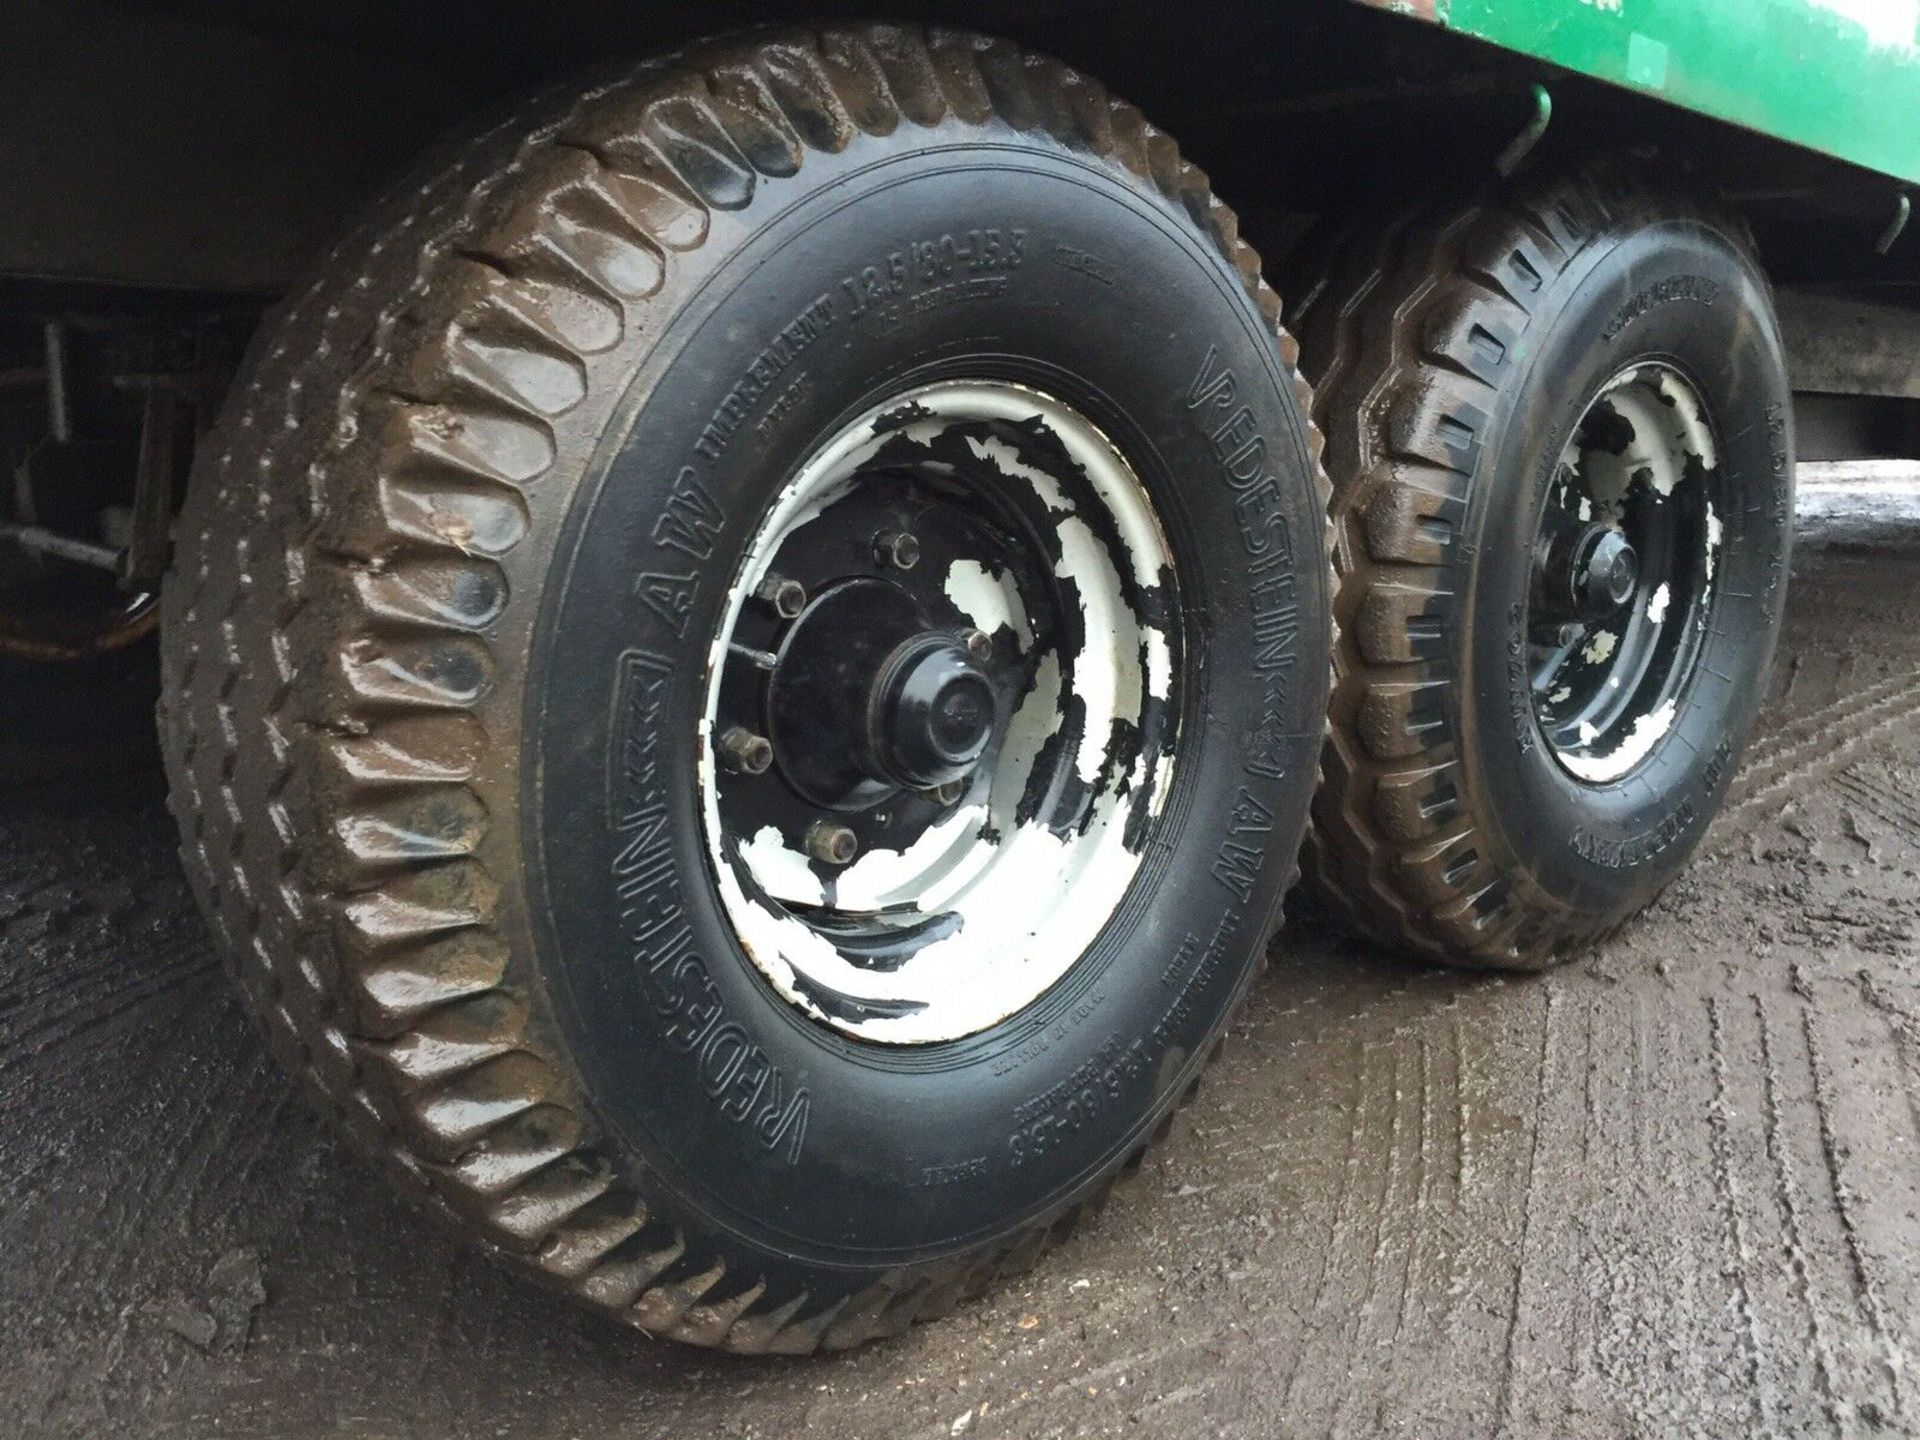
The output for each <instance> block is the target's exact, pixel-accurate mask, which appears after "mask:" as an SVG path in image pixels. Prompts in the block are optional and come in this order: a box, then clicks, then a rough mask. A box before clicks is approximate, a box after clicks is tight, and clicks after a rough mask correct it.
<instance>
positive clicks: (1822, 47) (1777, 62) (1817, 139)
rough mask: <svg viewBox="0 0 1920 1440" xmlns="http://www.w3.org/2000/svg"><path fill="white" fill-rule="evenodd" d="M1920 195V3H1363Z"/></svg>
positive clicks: (1764, 0) (1895, 0) (1799, 0)
mask: <svg viewBox="0 0 1920 1440" xmlns="http://www.w3.org/2000/svg"><path fill="white" fill-rule="evenodd" d="M1362 3H1365V4H1370V5H1373V6H1374V7H1375V8H1377V9H1382V10H1389V11H1394V12H1397V13H1400V14H1404V15H1409V16H1412V17H1414V18H1416V19H1419V20H1424V21H1427V22H1429V23H1432V24H1437V25H1440V26H1443V27H1445V28H1446V29H1448V30H1453V31H1457V32H1459V33H1461V34H1464V35H1471V36H1473V37H1475V38H1477V39H1480V40H1484V41H1487V42H1489V43H1490V44H1494V45H1498V46H1500V47H1501V48H1503V49H1506V50H1511V51H1515V52H1517V53H1519V54H1523V55H1530V56H1533V57H1535V58H1536V59H1540V60H1544V61H1547V62H1549V63H1551V64H1554V65H1557V66H1561V67H1563V68H1564V69H1567V70H1572V71H1577V72H1579V73H1580V74H1582V75H1588V76H1591V77H1593V78H1594V79H1597V80H1603V81H1606V82H1608V83H1610V84H1614V85H1619V86H1623V87H1625V88H1627V89H1630V90H1636V91H1639V92H1641V93H1643V94H1647V95H1652V96H1656V97H1658V98H1660V99H1663V100H1666V101H1669V102H1671V103H1673V104H1675V105H1680V106H1683V107H1685V108H1686V109H1688V110H1693V111H1697V112H1699V113H1700V114H1703V115H1709V116H1712V117H1714V118H1715V119H1719V120H1726V121H1730V122H1732V123H1734V124H1736V125H1741V126H1745V127H1746V128H1748V129H1751V130H1755V131H1758V132H1760V133H1761V134H1765V135H1770V136H1773V137H1775V138H1777V139H1780V140H1785V141H1788V142H1791V143H1792V144H1795V145H1800V146H1804V147H1805V148H1807V149H1810V150H1816V151H1819V152H1821V153H1823V154H1826V155H1831V156H1833V157H1835V158H1837V159H1840V160H1845V161H1848V162H1850V163H1852V164H1854V165H1858V166H1861V167H1863V168H1865V169H1868V170H1873V171H1878V172H1879V173H1881V174H1883V175H1888V176H1892V177H1894V178H1896V179H1899V180H1903V181H1909V182H1913V183H1916V184H1920V0H1362Z"/></svg>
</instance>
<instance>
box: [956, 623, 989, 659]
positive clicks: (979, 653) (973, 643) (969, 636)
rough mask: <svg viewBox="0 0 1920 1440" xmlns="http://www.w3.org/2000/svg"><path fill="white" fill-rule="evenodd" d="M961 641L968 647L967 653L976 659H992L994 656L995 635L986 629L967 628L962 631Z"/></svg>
mask: <svg viewBox="0 0 1920 1440" xmlns="http://www.w3.org/2000/svg"><path fill="white" fill-rule="evenodd" d="M960 643H961V644H962V645H965V646H966V647H967V654H969V655H971V656H972V657H973V658H974V659H976V660H991V659H992V658H993V637H992V636H991V635H989V634H987V632H986V631H984V630H967V631H964V632H962V634H961V636H960Z"/></svg>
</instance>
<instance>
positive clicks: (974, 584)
mask: <svg viewBox="0 0 1920 1440" xmlns="http://www.w3.org/2000/svg"><path fill="white" fill-rule="evenodd" d="M945 588H946V592H947V598H948V599H949V600H951V601H952V602H953V606H954V609H956V610H958V611H959V612H960V613H961V614H962V615H965V616H966V617H967V618H968V619H969V620H971V621H973V623H974V624H975V625H976V626H978V627H979V628H980V629H981V630H983V631H985V632H986V633H987V634H989V635H992V634H994V633H995V632H996V631H998V630H1000V629H1002V628H1003V627H1004V628H1005V629H1008V630H1011V631H1012V632H1013V634H1014V638H1015V639H1016V640H1017V641H1018V642H1019V644H1020V649H1021V651H1022V652H1023V653H1024V652H1025V651H1026V649H1027V648H1028V647H1029V646H1030V645H1032V644H1033V630H1032V628H1031V627H1030V626H1029V625H1028V624H1027V606H1026V602H1025V601H1024V600H1022V599H1021V598H1020V587H1019V586H1018V585H1016V584H1015V583H1014V580H1013V576H1012V575H1010V574H1008V573H1007V572H1006V571H1005V570H989V569H988V568H987V567H986V566H985V565H983V564H981V563H980V562H979V561H978V560H956V561H955V562H954V563H953V565H952V566H951V567H950V568H949V569H948V571H947V579H946V586H945Z"/></svg>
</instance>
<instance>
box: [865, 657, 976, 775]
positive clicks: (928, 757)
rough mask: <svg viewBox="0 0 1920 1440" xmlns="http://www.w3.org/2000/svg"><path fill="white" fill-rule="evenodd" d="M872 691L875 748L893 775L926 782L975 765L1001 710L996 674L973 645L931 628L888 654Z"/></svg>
mask: <svg viewBox="0 0 1920 1440" xmlns="http://www.w3.org/2000/svg"><path fill="white" fill-rule="evenodd" d="M869 694H870V696H871V700H870V702H869V704H868V708H867V746H868V750H869V752H870V753H871V754H872V755H873V757H874V758H875V760H876V761H877V762H878V766H879V769H880V770H881V772H882V773H883V774H884V775H885V776H887V777H888V778H890V779H892V780H894V781H895V782H897V783H898V784H901V785H917V786H921V787H924V788H931V787H933V786H937V785H948V784H951V783H952V782H954V781H956V780H959V779H961V778H963V777H964V776H966V775H967V774H968V773H969V772H970V771H971V770H972V769H973V766H974V763H975V762H976V761H977V760H979V758H980V756H981V753H982V752H983V751H985V750H986V748H987V740H988V738H989V737H990V736H991V735H992V734H993V717H994V714H995V712H996V711H997V710H998V709H999V708H1000V701H999V696H998V694H997V693H996V691H995V689H994V684H993V679H992V677H991V676H989V675H987V674H986V673H985V672H984V671H982V670H981V669H980V667H979V666H977V665H975V664H974V663H973V660H972V657H970V656H969V655H968V654H967V651H966V647H965V646H963V645H962V644H961V643H960V642H959V641H958V640H955V639H954V638H953V637H952V636H949V635H941V634H937V633H934V632H931V631H929V632H927V633H925V634H921V635H916V636H915V637H914V638H913V639H911V640H909V641H907V642H906V643H905V644H903V645H901V646H900V647H899V648H898V649H896V650H895V651H894V652H893V654H891V655H889V656H888V657H887V661H886V664H884V665H883V666H881V667H880V674H879V675H878V676H877V677H875V679H874V682H873V686H872V689H871V690H870V691H869Z"/></svg>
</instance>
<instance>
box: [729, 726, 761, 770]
mask: <svg viewBox="0 0 1920 1440" xmlns="http://www.w3.org/2000/svg"><path fill="white" fill-rule="evenodd" d="M720 754H721V756H722V757H723V758H724V759H725V760H726V762H727V768H728V769H729V770H735V771H738V772H739V773H740V774H742V775H764V774H766V773H767V770H768V768H769V767H770V766H771V765H772V764H773V744H772V742H771V741H769V740H768V739H767V737H766V736H764V735H756V734H754V733H753V732H752V731H751V730H743V729H741V728H740V726H738V725H735V726H733V727H731V728H730V729H729V730H728V731H727V733H726V734H724V735H722V736H721V737H720Z"/></svg>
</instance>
